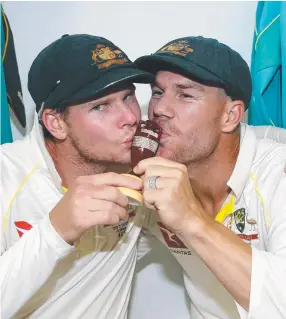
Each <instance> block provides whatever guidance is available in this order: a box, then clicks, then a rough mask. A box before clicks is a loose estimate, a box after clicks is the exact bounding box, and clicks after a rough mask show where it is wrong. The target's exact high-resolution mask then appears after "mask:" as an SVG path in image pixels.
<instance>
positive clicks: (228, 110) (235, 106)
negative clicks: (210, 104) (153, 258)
mask: <svg viewBox="0 0 286 319" xmlns="http://www.w3.org/2000/svg"><path fill="white" fill-rule="evenodd" d="M244 110H245V107H244V103H243V102H242V101H240V100H235V101H231V100H229V101H228V102H227V103H226V104H225V112H224V114H223V117H222V127H221V129H222V132H223V133H231V132H233V131H234V130H235V129H236V128H237V127H238V125H239V123H240V122H241V121H242V118H243V115H244Z"/></svg>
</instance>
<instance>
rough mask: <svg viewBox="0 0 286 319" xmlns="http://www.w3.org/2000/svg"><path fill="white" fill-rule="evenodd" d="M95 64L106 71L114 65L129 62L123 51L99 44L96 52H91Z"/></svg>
mask: <svg viewBox="0 0 286 319" xmlns="http://www.w3.org/2000/svg"><path fill="white" fill-rule="evenodd" d="M91 53H92V56H91V58H92V60H93V61H94V63H93V64H96V65H97V67H98V68H99V69H105V68H108V67H109V66H111V65H113V64H123V63H126V62H128V60H127V59H126V58H125V57H124V56H123V54H122V51H120V50H113V49H112V48H110V47H108V46H106V45H104V44H98V45H97V46H96V48H95V49H94V50H92V51H91Z"/></svg>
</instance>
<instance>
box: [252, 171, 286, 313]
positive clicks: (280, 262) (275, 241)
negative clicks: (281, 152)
mask: <svg viewBox="0 0 286 319" xmlns="http://www.w3.org/2000/svg"><path fill="white" fill-rule="evenodd" d="M280 171H281V170H280ZM277 185H278V186H277ZM277 185H276V186H274V185H273V187H277V188H276V190H275V192H274V196H273V197H272V201H271V206H270V212H269V213H270V214H269V216H270V221H271V223H270V226H269V228H268V236H267V238H266V240H267V243H266V250H267V251H261V250H259V249H255V248H252V276H251V292H250V308H249V315H248V318H249V319H268V318H273V319H274V318H275V319H285V318H286V289H285V285H286V174H285V173H281V179H280V181H279V182H278V183H277Z"/></svg>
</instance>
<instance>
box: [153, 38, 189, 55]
mask: <svg viewBox="0 0 286 319" xmlns="http://www.w3.org/2000/svg"><path fill="white" fill-rule="evenodd" d="M158 52H168V53H173V54H177V55H181V56H185V55H186V54H188V53H190V52H194V50H193V49H192V48H191V47H190V45H189V43H188V42H187V41H185V40H180V41H178V42H173V43H170V44H168V45H166V46H165V47H163V48H162V49H160V50H159V51H158Z"/></svg>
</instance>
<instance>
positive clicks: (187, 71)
mask: <svg viewBox="0 0 286 319" xmlns="http://www.w3.org/2000/svg"><path fill="white" fill-rule="evenodd" d="M134 63H135V64H136V65H137V66H138V67H139V68H140V69H141V70H144V71H146V72H149V73H152V74H154V75H156V73H157V72H158V71H171V72H175V73H179V74H181V75H183V76H186V77H188V78H190V79H192V80H194V81H197V82H199V83H201V84H206V85H210V86H215V87H221V88H223V87H224V83H223V82H222V81H221V79H219V78H218V77H217V76H216V75H215V74H213V73H211V72H210V71H209V70H207V69H205V68H204V67H202V66H200V65H197V64H195V63H193V62H192V61H191V60H186V59H185V58H182V57H180V56H176V55H174V54H165V55H163V54H153V55H145V56H142V57H140V58H138V59H137V60H135V62H134Z"/></svg>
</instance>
